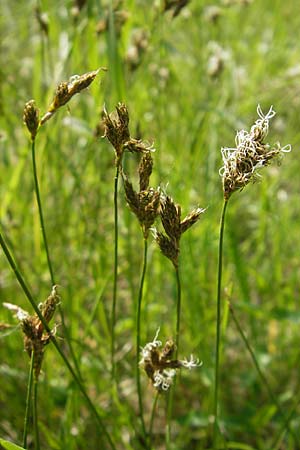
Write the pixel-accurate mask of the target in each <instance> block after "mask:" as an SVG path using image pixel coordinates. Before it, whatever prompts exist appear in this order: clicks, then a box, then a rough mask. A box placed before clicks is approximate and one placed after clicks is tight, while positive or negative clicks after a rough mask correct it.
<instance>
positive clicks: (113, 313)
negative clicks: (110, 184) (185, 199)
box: [111, 164, 120, 380]
mask: <svg viewBox="0 0 300 450" xmlns="http://www.w3.org/2000/svg"><path fill="white" fill-rule="evenodd" d="M119 171H120V166H119V164H117V168H116V174H115V180H114V228H115V229H114V233H115V235H114V246H115V247H114V280H113V301H112V311H111V375H112V379H113V380H114V379H115V375H116V374H115V372H116V365H115V338H116V336H115V327H116V304H117V293H118V292H117V287H118V250H119V248H118V238H119V223H118V183H119Z"/></svg>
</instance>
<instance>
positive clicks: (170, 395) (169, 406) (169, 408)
mask: <svg viewBox="0 0 300 450" xmlns="http://www.w3.org/2000/svg"><path fill="white" fill-rule="evenodd" d="M175 276H176V289H177V301H176V334H175V345H176V349H175V359H177V356H178V349H179V335H180V317H181V281H180V272H179V266H177V267H175ZM175 386H176V377H175V378H174V383H173V386H172V387H171V390H170V392H169V393H168V397H167V427H166V448H167V449H168V448H169V447H170V442H171V420H172V414H173V403H174V392H175Z"/></svg>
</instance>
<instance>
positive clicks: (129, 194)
mask: <svg viewBox="0 0 300 450" xmlns="http://www.w3.org/2000/svg"><path fill="white" fill-rule="evenodd" d="M122 176H123V182H124V190H125V198H126V201H127V203H128V206H129V207H130V209H131V211H132V212H133V213H134V214H135V215H136V216H138V214H139V203H140V202H139V195H138V193H137V192H135V190H134V189H133V186H132V183H131V182H130V181H129V179H128V177H127V176H126V175H125V174H124V173H122Z"/></svg>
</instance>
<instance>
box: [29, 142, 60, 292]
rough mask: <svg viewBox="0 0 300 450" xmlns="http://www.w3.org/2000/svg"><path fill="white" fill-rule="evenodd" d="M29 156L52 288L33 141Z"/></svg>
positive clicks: (52, 278) (53, 281) (50, 263)
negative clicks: (30, 157)
mask: <svg viewBox="0 0 300 450" xmlns="http://www.w3.org/2000/svg"><path fill="white" fill-rule="evenodd" d="M31 156H32V168H33V178H34V189H35V195H36V200H37V204H38V209H39V216H40V222H41V230H42V235H43V241H44V246H45V250H46V255H47V262H48V268H49V272H50V278H51V283H52V286H53V285H54V284H55V280H54V273H53V267H52V262H51V258H50V253H49V247H48V240H47V234H46V228H45V222H44V215H43V208H42V202H41V196H40V188H39V181H38V177H37V168H36V157H35V140H33V141H32V144H31Z"/></svg>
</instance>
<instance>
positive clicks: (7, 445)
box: [0, 438, 24, 450]
mask: <svg viewBox="0 0 300 450" xmlns="http://www.w3.org/2000/svg"><path fill="white" fill-rule="evenodd" d="M0 445H2V447H3V448H4V449H5V450H24V448H23V447H19V446H18V445H16V444H13V443H12V442H9V441H6V440H5V439H1V438H0Z"/></svg>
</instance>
